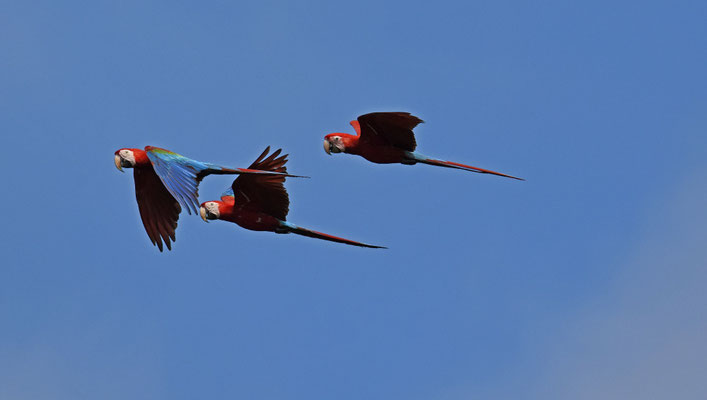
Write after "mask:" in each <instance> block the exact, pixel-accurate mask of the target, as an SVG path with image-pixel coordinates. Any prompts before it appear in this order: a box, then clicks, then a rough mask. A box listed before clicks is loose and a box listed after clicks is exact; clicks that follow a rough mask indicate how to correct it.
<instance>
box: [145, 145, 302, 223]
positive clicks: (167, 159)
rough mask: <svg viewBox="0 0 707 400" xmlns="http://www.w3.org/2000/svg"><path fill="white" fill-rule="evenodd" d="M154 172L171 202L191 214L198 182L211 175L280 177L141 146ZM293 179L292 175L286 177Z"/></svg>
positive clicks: (196, 211)
mask: <svg viewBox="0 0 707 400" xmlns="http://www.w3.org/2000/svg"><path fill="white" fill-rule="evenodd" d="M145 152H146V153H147V157H148V158H149V159H150V162H151V163H152V166H153V168H154V169H155V173H157V176H159V178H160V180H162V183H164V186H165V187H166V188H167V190H169V192H170V193H172V196H174V198H175V199H177V201H178V202H179V203H180V204H181V205H182V206H183V207H184V208H186V209H187V212H188V213H189V214H191V212H192V211H194V213H195V214H198V209H199V182H201V180H202V179H204V177H205V176H207V175H211V174H265V175H281V174H280V173H279V172H274V171H260V170H255V169H253V168H226V167H222V166H220V165H216V164H211V163H205V162H201V161H196V160H192V159H190V158H187V157H184V156H183V155H180V154H177V153H175V152H173V151H169V150H165V149H161V148H159V147H153V146H147V147H145ZM290 176H295V175H290Z"/></svg>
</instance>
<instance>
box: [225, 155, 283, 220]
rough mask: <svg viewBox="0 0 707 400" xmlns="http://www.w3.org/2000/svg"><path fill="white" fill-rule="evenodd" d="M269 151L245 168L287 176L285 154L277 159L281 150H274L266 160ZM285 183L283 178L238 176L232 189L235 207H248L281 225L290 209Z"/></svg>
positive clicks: (277, 176)
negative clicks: (266, 215)
mask: <svg viewBox="0 0 707 400" xmlns="http://www.w3.org/2000/svg"><path fill="white" fill-rule="evenodd" d="M269 151H270V147H269V146H268V147H267V148H266V149H265V151H264V152H263V153H262V154H261V155H260V156H259V157H258V159H257V160H255V161H254V162H253V164H251V165H250V167H248V168H249V169H258V170H261V171H275V172H283V173H286V172H287V168H286V167H285V164H286V163H287V154H285V155H282V156H280V157H278V155H280V152H281V151H282V150H281V149H277V150H275V151H274V152H273V153H272V154H270V155H269V156H267V157H265V156H266V155H267V154H268V152H269ZM284 182H285V176H284V175H251V174H246V175H239V176H238V178H236V179H235V180H234V181H233V185H231V188H232V189H233V195H234V196H235V206H236V207H239V206H247V207H249V208H251V209H253V210H258V211H261V212H264V213H266V214H268V215H271V216H273V217H275V218H277V219H279V220H282V221H284V220H285V219H286V218H287V213H288V212H289V208H290V198H289V196H288V195H287V190H285V185H284Z"/></svg>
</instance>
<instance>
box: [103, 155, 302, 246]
mask: <svg viewBox="0 0 707 400" xmlns="http://www.w3.org/2000/svg"><path fill="white" fill-rule="evenodd" d="M115 166H116V168H118V170H120V171H121V172H123V168H133V169H134V171H135V172H134V173H133V176H134V178H135V197H137V205H138V209H139V210H140V218H141V219H142V224H143V225H144V226H145V231H147V236H149V237H150V241H152V244H153V245H156V246H157V247H158V248H159V249H160V251H162V241H164V243H165V245H167V249H169V250H172V245H171V243H170V239H171V240H172V242H173V241H175V235H174V231H175V230H176V229H177V220H178V219H179V213H180V212H181V211H182V206H183V207H184V208H186V209H187V212H188V213H189V214H191V212H192V210H193V211H194V212H195V213H196V209H197V207H198V206H199V201H198V196H199V182H201V180H202V179H204V177H205V176H207V175H211V174H249V175H258V174H262V175H286V174H283V173H282V172H276V171H258V170H255V169H245V168H226V167H222V166H220V165H216V164H210V163H204V162H201V161H196V160H192V159H189V158H187V157H184V156H182V155H179V154H177V153H174V152H171V151H169V150H165V149H161V148H159V147H153V146H147V147H145V150H141V149H131V148H124V149H120V150H118V151H116V152H115ZM286 176H293V177H294V176H296V175H286ZM180 204H181V206H180Z"/></svg>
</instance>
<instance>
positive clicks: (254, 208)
mask: <svg viewBox="0 0 707 400" xmlns="http://www.w3.org/2000/svg"><path fill="white" fill-rule="evenodd" d="M269 151H270V148H269V147H268V148H267V149H265V151H264V152H263V153H262V154H261V155H260V156H259V157H258V158H257V159H256V160H255V161H254V162H253V164H251V165H250V167H248V168H250V169H258V170H264V171H274V172H278V173H280V175H240V176H239V177H237V178H236V179H235V180H234V181H233V184H232V185H231V188H230V189H229V190H227V191H226V192H225V193H224V194H223V195H221V200H220V201H216V200H215V201H206V202H204V203H202V204H201V208H200V209H199V213H200V214H201V218H202V219H203V220H204V221H205V222H209V220H214V219H220V220H224V221H229V222H233V223H235V224H237V225H239V226H241V227H243V228H245V229H249V230H252V231H268V232H275V233H295V234H298V235H302V236H308V237H312V238H316V239H323V240H329V241H332V242H338V243H345V244H349V245H353V246H360V247H370V248H379V249H380V248H383V249H385V247H381V246H373V245H370V244H365V243H359V242H355V241H353V240H348V239H344V238H340V237H336V236H332V235H328V234H326V233H321V232H316V231H312V230H309V229H305V228H302V227H300V226H297V225H295V224H293V223H290V222H287V221H286V219H287V213H288V212H289V206H290V199H289V196H288V195H287V190H285V186H284V185H283V183H284V182H285V177H286V176H289V175H287V168H286V167H285V163H287V154H285V155H283V156H280V157H278V155H280V152H281V149H277V150H276V151H274V152H273V153H272V154H270V155H269V156H267V157H265V156H266V155H267V154H268V152H269Z"/></svg>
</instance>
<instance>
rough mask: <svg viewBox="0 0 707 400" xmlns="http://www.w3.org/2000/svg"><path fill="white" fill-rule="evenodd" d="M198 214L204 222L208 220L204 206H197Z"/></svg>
mask: <svg viewBox="0 0 707 400" xmlns="http://www.w3.org/2000/svg"><path fill="white" fill-rule="evenodd" d="M199 215H201V219H203V220H204V222H206V223H208V222H209V220H208V219H206V209H205V208H204V207H199Z"/></svg>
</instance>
